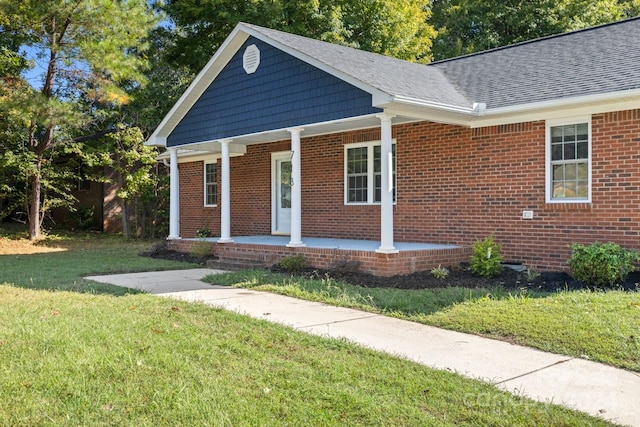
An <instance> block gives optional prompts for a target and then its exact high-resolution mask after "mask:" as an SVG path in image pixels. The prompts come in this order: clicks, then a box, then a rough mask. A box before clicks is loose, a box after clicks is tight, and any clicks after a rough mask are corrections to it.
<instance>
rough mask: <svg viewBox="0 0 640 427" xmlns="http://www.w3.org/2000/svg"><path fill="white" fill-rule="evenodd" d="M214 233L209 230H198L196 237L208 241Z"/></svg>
mask: <svg viewBox="0 0 640 427" xmlns="http://www.w3.org/2000/svg"><path fill="white" fill-rule="evenodd" d="M211 236H212V233H211V230H209V229H208V228H201V229H199V230H196V237H199V238H201V239H206V238H207V237H211Z"/></svg>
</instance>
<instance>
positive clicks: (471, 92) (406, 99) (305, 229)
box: [148, 18, 640, 275]
mask: <svg viewBox="0 0 640 427" xmlns="http://www.w3.org/2000/svg"><path fill="white" fill-rule="evenodd" d="M637 46H640V19H638V18H636V19H630V20H626V21H622V22H618V23H614V24H609V25H603V26H599V27H595V28H591V29H586V30H581V31H575V32H571V33H567V34H562V35H557V36H552V37H546V38H543V39H538V40H534V41H529V42H525V43H520V44H516V45H513V46H508V47H504V48H499V49H494V50H490V51H486V52H481V53H477V54H472V55H468V56H464V57H460V58H455V59H450V60H445V61H440V62H434V63H431V64H428V65H420V64H413V63H408V62H405V61H401V60H397V59H394V58H389V57H385V56H380V55H376V54H372V53H368V52H363V51H359V50H355V49H351V48H347V47H342V46H337V45H333V44H328V43H324V42H320V41H316V40H312V39H308V38H305V37H300V36H296V35H292V34H287V33H283V32H279V31H275V30H270V29H265V28H261V27H257V26H254V25H249V24H243V23H241V24H239V25H238V26H237V27H236V28H235V29H234V30H233V32H232V33H231V34H230V35H229V37H228V38H227V40H226V41H225V42H224V43H223V45H222V46H221V47H220V49H219V50H218V51H217V53H216V54H215V55H214V57H213V58H212V59H211V60H210V61H209V63H208V64H207V65H206V66H205V68H204V69H203V70H202V71H201V73H200V74H199V75H198V76H197V77H196V79H195V81H194V82H193V83H192V85H191V86H190V87H189V88H188V90H187V91H186V92H185V93H184V94H183V96H182V97H181V98H180V100H179V101H178V102H177V103H176V105H175V106H174V107H173V109H172V110H171V111H170V112H169V113H168V115H167V116H166V117H165V118H164V119H163V121H162V122H161V123H160V125H159V126H158V128H157V129H156V131H155V132H154V134H153V135H152V136H151V138H150V139H149V141H148V144H155V145H159V146H163V147H166V148H167V149H168V152H167V154H166V155H165V156H166V157H167V158H168V159H170V165H171V177H172V181H171V185H172V188H171V191H172V193H171V196H172V199H171V202H172V206H171V227H170V235H169V239H170V242H171V244H172V245H173V247H175V248H178V249H181V250H189V245H190V244H192V243H193V238H194V237H196V231H197V230H199V229H200V230H201V229H209V230H211V231H212V233H213V235H214V236H215V238H212V239H210V241H211V245H212V252H213V253H215V254H218V255H219V256H220V258H243V259H245V260H254V261H260V262H264V263H269V262H275V261H277V259H278V258H280V257H282V256H285V255H288V254H293V253H302V254H304V255H306V256H307V257H308V259H309V260H310V261H311V263H312V264H315V265H316V266H318V267H326V266H328V265H329V264H331V263H335V262H339V261H341V260H342V261H344V260H356V261H358V262H359V265H360V268H361V269H363V270H365V271H370V272H373V273H375V274H380V275H391V274H397V273H407V272H411V271H416V270H424V269H429V268H432V267H434V266H437V265H438V264H442V265H453V264H456V263H458V262H460V261H462V260H466V259H468V256H469V253H470V249H469V247H470V245H471V244H472V243H473V242H474V241H475V240H477V239H481V238H484V237H486V236H489V235H493V236H494V237H495V239H496V241H498V242H500V243H502V244H503V255H504V257H505V260H507V261H509V262H514V263H522V264H524V265H526V266H527V267H530V268H536V269H540V270H564V269H566V268H567V264H566V260H567V258H568V256H569V245H570V244H571V243H574V242H579V243H590V242H593V241H615V242H618V243H620V244H621V245H623V246H625V247H628V248H636V249H638V248H640V182H639V179H640V50H639V49H638V48H637Z"/></svg>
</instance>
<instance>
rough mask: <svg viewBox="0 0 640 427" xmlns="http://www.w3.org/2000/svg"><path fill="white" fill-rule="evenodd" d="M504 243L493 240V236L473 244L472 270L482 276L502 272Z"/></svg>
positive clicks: (491, 275) (490, 275) (492, 275)
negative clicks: (501, 252) (501, 251)
mask: <svg viewBox="0 0 640 427" xmlns="http://www.w3.org/2000/svg"><path fill="white" fill-rule="evenodd" d="M500 249H502V245H499V244H497V243H496V242H494V241H493V236H489V237H487V238H486V239H484V240H478V241H476V242H475V243H474V244H473V254H472V255H471V266H470V268H471V271H472V272H473V273H474V274H477V275H478V276H482V277H494V276H497V275H498V274H500V273H501V272H502V264H501V263H502V255H500Z"/></svg>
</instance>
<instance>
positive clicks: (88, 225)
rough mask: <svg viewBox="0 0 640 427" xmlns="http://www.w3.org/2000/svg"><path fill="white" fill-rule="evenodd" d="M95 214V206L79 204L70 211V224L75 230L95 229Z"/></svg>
mask: <svg viewBox="0 0 640 427" xmlns="http://www.w3.org/2000/svg"><path fill="white" fill-rule="evenodd" d="M93 214H94V209H93V206H78V207H77V208H76V209H74V210H73V211H70V212H69V216H68V222H69V225H70V226H71V228H72V229H74V230H83V231H88V230H95V229H96V221H95V218H94V216H93Z"/></svg>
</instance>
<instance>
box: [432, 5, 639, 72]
mask: <svg viewBox="0 0 640 427" xmlns="http://www.w3.org/2000/svg"><path fill="white" fill-rule="evenodd" d="M639 7H640V1H639V0H434V1H433V6H432V10H433V15H432V19H431V23H432V24H433V26H434V27H435V29H436V30H437V32H438V35H437V37H436V39H435V40H434V43H433V56H434V59H436V60H439V59H446V58H451V57H454V56H460V55H465V54H469V53H473V52H478V51H482V50H486V49H492V48H496V47H500V46H505V45H508V44H512V43H518V42H522V41H526V40H531V39H534V38H538V37H543V36H548V35H552V34H559V33H563V32H567V31H572V30H577V29H580V28H586V27H591V26H594V25H599V24H605V23H609V22H614V21H618V20H620V19H623V18H625V17H630V16H635V15H637V14H638V11H639Z"/></svg>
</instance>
